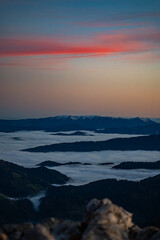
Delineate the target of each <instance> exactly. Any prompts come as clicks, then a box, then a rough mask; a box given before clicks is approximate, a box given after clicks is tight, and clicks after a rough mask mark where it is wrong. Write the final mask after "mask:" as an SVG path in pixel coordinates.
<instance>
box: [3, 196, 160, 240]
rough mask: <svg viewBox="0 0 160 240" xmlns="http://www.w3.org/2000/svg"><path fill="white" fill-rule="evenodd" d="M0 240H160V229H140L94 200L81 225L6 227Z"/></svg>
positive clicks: (107, 202)
mask: <svg viewBox="0 0 160 240" xmlns="http://www.w3.org/2000/svg"><path fill="white" fill-rule="evenodd" d="M0 240H160V229H158V228H156V227H146V228H144V229H141V228H139V227H138V226H137V225H135V224H134V223H133V222H132V214H131V213H129V212H128V211H126V210H124V209H123V208H121V207H118V206H117V205H115V204H113V203H112V202H111V201H110V200H109V199H103V200H97V199H93V200H91V201H90V202H89V203H88V205H87V206H86V217H85V219H84V220H83V221H82V222H76V221H71V220H63V219H56V218H49V219H46V220H45V221H44V222H42V223H41V224H35V225H33V224H32V223H24V224H10V225H4V226H2V227H1V229H0Z"/></svg>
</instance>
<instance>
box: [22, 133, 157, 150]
mask: <svg viewBox="0 0 160 240" xmlns="http://www.w3.org/2000/svg"><path fill="white" fill-rule="evenodd" d="M103 150H122V151H125V150H157V151H159V150H160V135H152V136H140V137H130V138H115V139H110V140H107V141H97V142H96V141H95V142H93V141H84V142H73V143H57V144H51V145H45V146H38V147H34V148H28V149H24V150H22V151H28V152H58V151H60V152H91V151H103Z"/></svg>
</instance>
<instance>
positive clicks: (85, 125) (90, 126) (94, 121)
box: [0, 116, 160, 134]
mask: <svg viewBox="0 0 160 240" xmlns="http://www.w3.org/2000/svg"><path fill="white" fill-rule="evenodd" d="M22 130H28V131H31V130H32V131H34V130H45V131H49V132H58V131H71V130H92V131H102V132H103V131H104V132H107V133H131V134H132V133H138V134H157V133H160V124H158V123H156V122H154V121H152V120H150V119H146V118H139V117H136V118H114V117H102V116H57V117H48V118H38V119H20V120H2V119H1V120H0V131H1V132H14V131H22Z"/></svg>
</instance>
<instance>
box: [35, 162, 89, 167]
mask: <svg viewBox="0 0 160 240" xmlns="http://www.w3.org/2000/svg"><path fill="white" fill-rule="evenodd" d="M63 165H91V164H90V163H81V162H66V163H58V162H54V161H44V162H41V163H39V164H37V166H41V167H42V166H44V167H57V166H63Z"/></svg>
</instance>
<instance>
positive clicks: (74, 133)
mask: <svg viewBox="0 0 160 240" xmlns="http://www.w3.org/2000/svg"><path fill="white" fill-rule="evenodd" d="M52 135H56V136H93V135H92V134H88V133H86V132H81V131H76V132H73V133H54V134H52Z"/></svg>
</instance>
